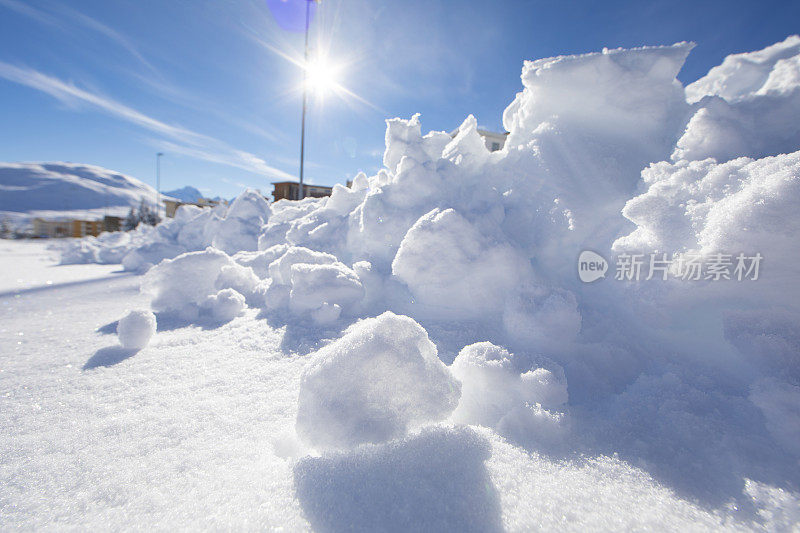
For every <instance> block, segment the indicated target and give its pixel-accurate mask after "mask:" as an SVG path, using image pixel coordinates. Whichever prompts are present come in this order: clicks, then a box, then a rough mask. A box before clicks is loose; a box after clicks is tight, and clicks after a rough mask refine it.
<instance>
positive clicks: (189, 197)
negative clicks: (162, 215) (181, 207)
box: [164, 185, 203, 203]
mask: <svg viewBox="0 0 800 533" xmlns="http://www.w3.org/2000/svg"><path fill="white" fill-rule="evenodd" d="M164 194H166V195H168V196H171V197H173V198H177V199H178V200H180V201H181V202H188V203H193V202H196V201H197V200H199V199H200V198H203V193H201V192H200V191H198V190H197V189H195V188H194V187H191V186H189V185H187V186H186V187H181V188H180V189H175V190H174V191H166V192H165V193H164Z"/></svg>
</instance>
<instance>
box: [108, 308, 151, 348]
mask: <svg viewBox="0 0 800 533" xmlns="http://www.w3.org/2000/svg"><path fill="white" fill-rule="evenodd" d="M155 334H156V316H155V315H154V314H153V313H151V312H150V311H128V312H127V313H126V314H125V316H123V317H122V318H120V319H119V323H118V324H117V337H118V338H119V343H120V344H121V345H122V347H123V348H125V349H128V350H141V349H142V348H144V347H145V346H147V344H148V343H149V342H150V339H151V338H152V337H153V335H155Z"/></svg>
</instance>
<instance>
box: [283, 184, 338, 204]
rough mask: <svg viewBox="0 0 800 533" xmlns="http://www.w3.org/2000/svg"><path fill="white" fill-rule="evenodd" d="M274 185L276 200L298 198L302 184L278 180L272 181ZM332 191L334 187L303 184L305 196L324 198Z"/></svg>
mask: <svg viewBox="0 0 800 533" xmlns="http://www.w3.org/2000/svg"><path fill="white" fill-rule="evenodd" d="M272 186H273V187H274V189H273V191H272V198H273V200H274V201H275V202H277V201H278V200H297V196H298V194H297V193H298V192H300V184H299V183H298V182H296V181H276V182H273V183H272ZM331 193H333V187H325V186H323V185H308V184H306V183H304V184H303V197H304V198H308V197H311V198H322V197H323V196H330V195H331Z"/></svg>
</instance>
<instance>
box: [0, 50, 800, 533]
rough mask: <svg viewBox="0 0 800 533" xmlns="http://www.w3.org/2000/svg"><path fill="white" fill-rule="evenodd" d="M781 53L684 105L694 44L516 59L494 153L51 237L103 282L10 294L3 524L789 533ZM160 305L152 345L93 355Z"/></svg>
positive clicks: (791, 125) (407, 129)
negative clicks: (45, 325) (585, 264)
mask: <svg viewBox="0 0 800 533" xmlns="http://www.w3.org/2000/svg"><path fill="white" fill-rule="evenodd" d="M799 43H800V38H798V37H790V38H788V39H787V40H786V41H784V42H783V43H778V44H776V45H774V46H772V47H769V48H767V49H766V50H762V51H759V52H754V53H751V54H740V55H737V56H731V57H730V58H728V59H726V60H725V62H723V64H722V65H721V66H719V67H717V68H715V69H712V71H711V72H709V74H708V76H706V77H705V78H703V79H701V80H699V81H698V82H696V83H695V84H693V85H692V86H690V88H689V89H687V90H685V89H684V88H683V87H682V86H681V84H680V83H679V82H678V81H677V80H676V78H675V76H676V74H677V73H678V72H679V71H680V69H681V67H682V65H683V62H684V60H685V59H686V57H687V55H688V54H689V53H690V52H691V49H692V45H691V44H688V43H678V44H675V45H672V46H662V47H644V48H637V49H631V50H622V49H617V50H603V51H601V52H598V53H593V54H585V55H580V56H563V57H557V58H549V59H540V60H537V61H529V62H526V63H525V64H524V66H523V69H522V76H521V81H522V90H521V91H520V92H519V93H518V94H517V95H516V97H515V98H514V99H513V101H512V102H511V104H510V105H509V106H508V108H507V109H506V110H505V113H504V115H503V123H504V125H505V127H506V128H507V129H508V131H509V135H508V138H507V142H506V144H505V146H504V148H503V149H502V150H500V151H496V152H491V153H490V152H489V151H488V150H487V149H486V148H485V145H484V143H483V142H482V140H481V139H480V136H479V135H478V132H477V121H476V119H475V118H474V117H472V116H469V117H466V119H465V120H464V122H463V124H462V125H461V127H460V128H459V131H458V134H457V135H456V136H455V137H454V138H451V137H450V136H449V135H448V134H447V133H444V132H430V133H427V134H424V135H423V133H422V125H421V121H420V117H419V115H414V116H413V117H411V118H410V119H392V120H389V121H387V129H386V138H385V141H386V151H385V153H384V159H383V163H384V168H382V169H381V170H379V171H378V172H377V173H376V174H375V175H373V176H366V175H365V174H359V175H358V176H357V177H356V178H355V179H354V180H353V186H352V187H351V188H347V187H343V186H336V187H334V189H333V193H332V195H331V196H330V197H329V198H320V199H305V200H303V201H300V202H296V201H286V200H282V201H279V202H275V203H273V204H268V203H267V202H266V201H265V199H264V198H263V197H262V196H261V195H260V194H259V193H258V192H257V191H253V190H248V191H244V192H243V193H242V194H240V195H239V196H238V197H237V198H236V199H235V201H234V202H232V204H231V205H230V206H229V207H227V206H218V207H215V208H213V209H200V208H197V207H193V206H185V207H182V208H180V209H179V210H178V213H177V214H176V217H175V218H174V219H171V220H167V221H165V222H163V223H162V224H160V225H158V226H156V227H140V228H138V229H137V230H135V231H133V232H129V233H125V234H105V235H101V236H100V237H99V238H90V239H85V240H80V241H72V242H69V243H64V244H63V245H62V248H61V262H62V263H64V264H65V265H66V266H61V267H58V268H59V269H74V268H76V267H75V265H74V264H75V263H108V264H118V265H121V267H116V268H118V269H119V270H118V271H117V273H116V274H108V276H110V277H111V278H112V279H110V280H105V279H104V280H103V282H102V283H106V284H108V291H107V292H108V293H107V294H106V293H105V292H100V291H97V290H95V291H94V292H89V293H87V294H88V296H84V295H83V293H82V292H81V291H80V289H81V286H73V285H70V284H67V283H64V284H61V285H59V286H58V287H54V288H53V289H47V288H44V289H41V288H33V289H30V290H26V289H21V288H20V289H18V290H17V289H12V290H9V291H8V292H6V293H4V298H5V299H6V300H5V301H4V307H3V308H2V309H3V312H4V313H5V315H4V318H6V319H7V320H6V322H5V323H4V326H3V327H4V329H3V332H2V335H3V336H4V340H5V341H9V342H8V343H7V344H6V345H8V346H16V349H15V351H14V353H13V354H11V353H9V354H8V355H6V354H5V353H4V354H3V357H4V359H3V367H2V370H3V372H2V373H0V379H2V380H3V384H4V385H5V386H6V389H7V390H10V391H13V392H11V393H10V394H7V395H6V396H5V397H3V401H4V402H6V404H8V405H4V406H3V407H4V408H3V409H2V410H0V416H2V417H3V419H2V420H0V422H3V423H4V427H8V428H9V431H8V432H7V434H6V436H4V438H5V439H6V440H7V441H9V445H8V446H6V449H10V450H13V451H12V452H11V454H10V457H9V458H8V460H6V461H4V462H3V465H2V468H3V470H2V475H3V479H4V481H5V482H6V483H4V485H6V486H8V487H10V492H9V493H8V494H4V495H3V499H2V500H0V502H2V505H3V508H2V510H1V511H2V514H3V516H8V517H9V522H10V523H12V524H15V525H20V526H28V527H35V526H43V525H51V526H52V525H53V524H59V525H80V526H84V527H89V526H92V525H98V524H99V525H102V526H105V527H108V525H109V524H113V525H119V526H120V527H122V526H126V525H127V526H131V525H135V526H137V527H141V526H142V525H143V524H144V525H154V524H164V523H172V524H175V525H179V526H184V527H192V526H195V527H198V526H199V527H206V528H219V529H222V528H242V527H245V528H247V527H252V528H258V529H265V528H269V527H283V528H285V529H290V530H302V529H307V528H309V527H310V528H312V529H316V530H320V531H339V530H352V529H357V530H365V531H377V530H409V529H410V530H480V531H493V530H503V529H504V530H512V531H528V530H532V529H557V530H612V529H613V530H619V529H670V530H698V529H699V530H719V529H731V530H738V529H755V530H758V529H767V530H792V529H796V528H797V527H800V516H798V511H797V509H799V508H800V448H798V446H797V440H798V435H800V431H798V427H800V392H798V391H800V359H799V357H800V338H799V337H798V334H797V332H798V331H800V303H798V302H800V288H799V287H800V286H798V284H797V281H796V280H797V279H798V278H799V277H800V255H798V250H797V246H796V240H797V234H798V230H800V209H798V205H799V204H800V152H798V150H800V135H798V134H797V125H798V124H800V103H799V101H798V94H800V93H798V91H800V76H798V75H797V70H796V67H797V65H798V58H800V44H799ZM15 246H16V245H15ZM9 249H10V250H11V252H10V253H11V254H12V255H13V254H15V253H17V252H16V251H15V250H18V249H17V248H14V247H11V248H9ZM583 251H591V252H593V253H594V254H595V255H597V256H599V257H600V259H601V260H603V261H607V262H608V265H606V266H607V269H608V272H607V274H606V276H605V277H601V278H599V279H597V280H596V281H594V282H592V283H583V282H581V281H580V278H579V276H578V271H577V269H578V268H582V267H581V266H580V265H579V264H578V257H579V256H580V255H581V252H583ZM737 258H738V259H737ZM634 259H635V260H636V261H638V262H635V261H634ZM626 260H627V263H626V262H625V261H626ZM748 261H749V262H748ZM698 264H699V265H701V267H702V268H703V270H702V271H697V276H693V275H691V272H692V271H691V270H687V269H688V268H689V267H687V265H698ZM626 265H627V266H626ZM634 267H635V268H634ZM744 267H746V268H744ZM756 267H758V268H756ZM15 268H16V267H15ZM85 268H100V267H99V266H97V265H94V266H92V267H90V266H89V265H87V266H86V267H85ZM55 270H56V271H57V270H58V269H55ZM65 271H66V270H65ZM20 272H23V271H22V270H20ZM70 272H71V271H70ZM687 272H688V273H689V274H690V275H687ZM140 274H143V275H142V276H140ZM634 274H635V277H634ZM640 274H641V275H640ZM113 276H117V278H113ZM20 277H22V276H20ZM139 280H141V283H140V286H141V292H140V293H135V292H134V291H133V290H132V287H135V286H137V285H139V283H138V282H139ZM79 283H80V282H79ZM87 287H92V285H91V284H89V285H87ZM123 289H124V290H123ZM115 291H116V292H115ZM119 291H122V292H121V293H120V292H119ZM126 291H127V292H126ZM119 294H124V295H125V298H124V299H123V298H121V297H119ZM87 299H88V301H87ZM6 302H7V303H6ZM63 302H74V303H72V304H71V305H72V306H74V307H75V308H76V309H78V310H83V309H90V310H91V311H90V312H88V313H87V314H85V315H78V316H77V317H75V318H73V316H74V315H75V312H74V311H72V310H71V307H70V306H69V305H67V306H65V305H64V303H63ZM90 303H91V305H89V304H90ZM148 303H149V306H150V309H151V310H152V311H153V312H154V313H155V315H156V316H157V322H158V329H159V334H158V335H159V340H158V343H156V344H155V345H153V344H151V345H149V346H147V347H145V348H144V349H142V350H141V351H140V352H138V353H135V354H131V353H130V352H121V351H119V349H118V348H119V347H117V346H111V347H105V348H104V347H102V344H103V342H102V341H103V336H102V335H104V334H106V333H107V332H111V333H113V326H111V325H110V324H109V323H108V322H110V321H111V320H113V319H114V318H115V317H117V316H120V315H121V314H122V311H123V310H124V309H125V308H139V306H141V305H147V304H148ZM123 306H124V307H123ZM45 310H48V311H50V312H51V314H52V315H53V317H52V318H49V319H48V320H50V321H51V323H53V324H54V325H53V328H54V331H53V332H52V333H47V332H46V331H45V332H44V333H37V334H38V335H40V336H41V338H38V339H37V338H34V339H33V342H32V343H31V344H26V343H24V342H23V341H21V340H20V339H19V338H18V337H15V336H14V335H15V334H16V333H17V332H20V333H25V331H24V330H26V329H27V330H28V331H30V330H31V329H34V328H35V326H34V325H33V321H32V320H31V319H30V318H26V317H28V316H36V313H44V312H45ZM112 311H113V312H112ZM73 322H75V323H73ZM93 322H94V323H93ZM37 324H38V321H37ZM112 324H113V323H112ZM94 325H96V326H98V327H99V329H98V332H97V333H96V334H92V333H90V332H89V329H90V328H91V327H92V326H94ZM34 331H35V329H34ZM65 331H68V332H69V334H70V338H76V337H74V336H75V335H78V337H77V338H79V341H76V342H78V344H77V346H76V347H75V348H67V349H65V348H64V346H63V343H62V342H61V336H63V335H64V334H65V333H64V332H65ZM79 332H83V333H82V334H80V333H79ZM81 335H82V336H81ZM20 337H23V336H20ZM14 341H16V342H17V344H13V342H14ZM25 341H26V342H27V338H25ZM92 350H96V351H95V352H94V354H93V355H91V357H89V359H88V361H87V360H86V356H87V354H86V352H87V351H88V352H89V353H91V352H92ZM81 359H82V360H81ZM79 368H80V370H79ZM98 398H101V399H102V400H98ZM118 413H126V414H125V415H124V416H120V415H119V414H118ZM73 422H74V424H73ZM76 425H77V426H78V427H75V426H76ZM109 435H112V436H114V438H115V439H117V440H118V441H119V440H120V439H124V444H121V443H120V442H115V443H112V444H109V443H108V436H109ZM114 444H115V445H116V446H115V445H114ZM120 446H121V447H122V449H121V450H118V448H119V447H120ZM87 450H90V451H87ZM117 452H119V455H120V456H122V457H124V461H123V462H122V463H121V464H119V465H118V464H116V463H115V462H114V461H112V460H111V458H112V457H116V455H115V454H116V453H117ZM30 480H36V482H35V483H34V482H32V481H30ZM177 487H180V490H176V489H177ZM64 494H68V497H66V498H65V497H64ZM164 494H169V495H170V498H164V497H163V495H164Z"/></svg>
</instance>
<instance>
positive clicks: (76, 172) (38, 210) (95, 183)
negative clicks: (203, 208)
mask: <svg viewBox="0 0 800 533" xmlns="http://www.w3.org/2000/svg"><path fill="white" fill-rule="evenodd" d="M0 193H1V194H0V217H9V218H11V219H12V220H14V221H15V222H16V223H17V224H19V223H25V222H26V221H28V220H30V219H31V218H33V217H43V218H53V217H75V218H88V219H91V218H98V217H102V216H103V215H105V214H108V215H117V216H122V215H125V214H126V213H127V212H128V210H129V209H130V208H131V207H132V206H138V205H139V204H140V203H141V202H142V201H144V202H145V203H148V204H155V203H156V198H157V193H156V190H155V189H154V188H153V187H151V186H149V185H147V184H146V183H143V182H141V181H139V180H138V179H136V178H133V177H131V176H126V175H125V174H121V173H119V172H116V171H113V170H109V169H107V168H103V167H98V166H94V165H83V164H78V163H61V162H53V163H0ZM163 196H164V195H162V197H163Z"/></svg>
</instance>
